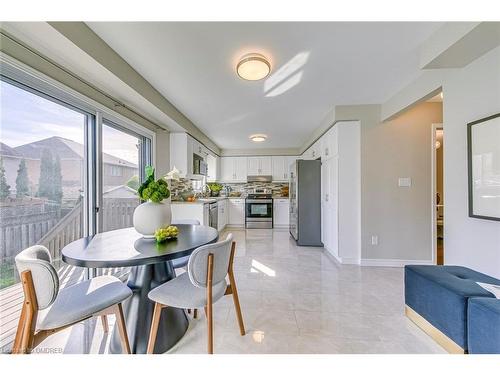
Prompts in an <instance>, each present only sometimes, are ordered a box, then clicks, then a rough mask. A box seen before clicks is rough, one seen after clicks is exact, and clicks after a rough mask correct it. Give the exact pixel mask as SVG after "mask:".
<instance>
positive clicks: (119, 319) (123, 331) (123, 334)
mask: <svg viewBox="0 0 500 375" xmlns="http://www.w3.org/2000/svg"><path fill="white" fill-rule="evenodd" d="M115 316H116V324H117V325H118V331H119V332H120V340H121V342H122V348H123V351H124V352H125V353H127V354H130V353H131V351H130V344H129V341H128V335H127V327H126V325H125V318H124V316H123V309H122V304H121V303H119V304H117V305H116V312H115Z"/></svg>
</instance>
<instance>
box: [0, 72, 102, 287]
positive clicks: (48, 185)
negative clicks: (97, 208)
mask: <svg viewBox="0 0 500 375" xmlns="http://www.w3.org/2000/svg"><path fill="white" fill-rule="evenodd" d="M0 90H1V91H0V93H1V111H0V113H1V120H0V121H1V122H0V124H1V128H0V130H1V143H0V258H1V259H0V261H1V268H0V289H1V288H5V287H8V286H10V285H12V284H14V283H16V282H18V280H19V276H18V274H17V272H16V271H15V268H14V257H15V256H16V255H17V254H18V253H19V252H20V251H22V250H23V249H25V248H27V247H29V246H32V245H35V244H41V245H44V246H46V247H47V248H48V249H49V251H50V253H51V255H52V258H53V259H54V261H55V262H54V264H55V265H56V266H59V265H60V263H61V262H60V251H61V248H62V247H63V246H64V245H66V244H67V243H69V242H71V241H74V240H76V239H78V238H81V237H82V236H83V235H84V215H83V213H84V210H85V209H86V208H85V202H84V197H85V193H86V188H85V187H86V186H87V183H86V181H85V179H86V175H87V174H86V171H85V166H86V165H87V160H86V155H87V153H86V151H85V144H86V140H85V137H86V134H87V131H86V130H87V127H88V126H89V124H91V123H92V120H93V116H92V115H91V114H89V113H85V112H83V111H80V110H77V109H76V108H74V107H71V106H68V105H63V104H62V103H60V102H57V101H55V100H50V99H48V98H47V97H45V96H43V95H40V94H38V93H36V92H35V91H34V90H28V89H27V88H25V87H23V86H21V85H16V84H14V83H12V82H6V81H3V80H2V81H0Z"/></svg>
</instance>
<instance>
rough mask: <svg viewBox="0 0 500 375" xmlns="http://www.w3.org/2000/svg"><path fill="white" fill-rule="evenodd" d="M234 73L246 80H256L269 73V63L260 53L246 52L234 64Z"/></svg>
mask: <svg viewBox="0 0 500 375" xmlns="http://www.w3.org/2000/svg"><path fill="white" fill-rule="evenodd" d="M236 73H238V76H240V78H243V79H245V80H247V81H258V80H260V79H262V78H266V77H267V76H268V75H269V73H271V64H270V63H269V61H267V59H266V58H265V57H264V56H263V55H261V54H258V53H248V54H246V55H244V56H243V57H242V58H241V59H240V61H239V62H238V65H236Z"/></svg>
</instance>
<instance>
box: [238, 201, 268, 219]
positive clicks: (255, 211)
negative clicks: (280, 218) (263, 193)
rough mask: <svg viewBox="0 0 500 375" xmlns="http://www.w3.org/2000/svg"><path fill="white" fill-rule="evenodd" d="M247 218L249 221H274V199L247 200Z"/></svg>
mask: <svg viewBox="0 0 500 375" xmlns="http://www.w3.org/2000/svg"><path fill="white" fill-rule="evenodd" d="M245 216H246V218H247V220H248V219H269V220H271V221H272V219H273V200H272V199H247V200H246V202H245Z"/></svg>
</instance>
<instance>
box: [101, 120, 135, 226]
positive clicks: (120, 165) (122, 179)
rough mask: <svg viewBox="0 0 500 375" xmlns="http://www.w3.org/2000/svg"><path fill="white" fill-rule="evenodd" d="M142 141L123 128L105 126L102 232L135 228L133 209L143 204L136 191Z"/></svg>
mask: <svg viewBox="0 0 500 375" xmlns="http://www.w3.org/2000/svg"><path fill="white" fill-rule="evenodd" d="M142 147H143V141H142V137H141V136H139V135H135V134H132V133H131V132H129V131H126V130H124V129H121V128H120V127H118V126H116V125H114V124H110V123H103V125H102V167H101V168H102V205H101V213H102V214H101V224H100V227H101V231H103V232H106V231H110V230H115V229H120V228H127V227H131V226H132V216H133V214H134V209H135V208H136V207H137V206H138V205H139V204H140V203H141V202H140V199H139V197H138V196H137V189H138V188H139V185H140V181H141V173H140V170H143V169H144V168H143V167H141V169H139V165H140V164H142V163H141V160H142V159H143V158H142V157H141V155H142V151H143V150H142Z"/></svg>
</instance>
